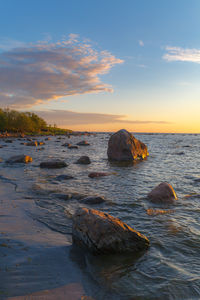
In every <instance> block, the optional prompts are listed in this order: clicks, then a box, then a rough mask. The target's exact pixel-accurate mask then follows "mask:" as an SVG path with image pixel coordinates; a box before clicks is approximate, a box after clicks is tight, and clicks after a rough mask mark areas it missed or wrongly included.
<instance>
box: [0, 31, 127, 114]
mask: <svg viewBox="0 0 200 300" xmlns="http://www.w3.org/2000/svg"><path fill="white" fill-rule="evenodd" d="M122 62H123V61H122V60H121V59H118V58H116V57H115V56H114V55H112V54H111V53H109V52H107V51H97V50H95V49H93V47H92V46H91V45H90V44H88V43H87V44H86V43H85V42H81V41H79V40H78V36H77V35H73V34H72V35H70V38H69V39H68V40H62V41H60V42H57V43H49V42H38V43H37V44H29V45H26V46H21V47H15V48H14V49H10V50H8V51H4V52H2V53H0V103H1V106H12V107H16V108H17V107H22V106H27V107H28V106H33V105H34V104H36V103H38V102H45V101H48V100H52V99H59V98H61V97H65V96H72V95H78V94H86V93H100V92H112V86H110V85H108V84H106V83H103V82H102V81H101V80H100V78H99V76H100V75H103V74H105V73H107V72H109V71H110V69H111V68H112V67H113V66H114V65H116V64H120V63H122Z"/></svg>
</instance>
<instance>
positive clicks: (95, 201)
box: [81, 196, 105, 204]
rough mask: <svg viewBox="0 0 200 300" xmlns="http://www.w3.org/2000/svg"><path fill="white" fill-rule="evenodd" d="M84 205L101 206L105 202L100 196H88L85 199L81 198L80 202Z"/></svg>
mask: <svg viewBox="0 0 200 300" xmlns="http://www.w3.org/2000/svg"><path fill="white" fill-rule="evenodd" d="M81 202H83V203H85V204H101V203H103V202H105V199H104V198H103V197H100V196H89V197H86V198H83V199H82V201H81Z"/></svg>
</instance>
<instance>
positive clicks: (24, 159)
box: [6, 154, 33, 164]
mask: <svg viewBox="0 0 200 300" xmlns="http://www.w3.org/2000/svg"><path fill="white" fill-rule="evenodd" d="M32 160H33V159H32V157H30V156H28V155H24V154H22V155H16V156H12V157H10V158H9V159H8V160H7V161H6V162H7V163H9V164H14V163H26V164H27V163H29V162H32Z"/></svg>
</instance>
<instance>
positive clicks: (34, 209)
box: [0, 133, 200, 300]
mask: <svg viewBox="0 0 200 300" xmlns="http://www.w3.org/2000/svg"><path fill="white" fill-rule="evenodd" d="M110 135H111V134H110V133H96V134H91V135H88V136H83V135H82V136H70V137H67V136H51V137H50V140H45V137H37V138H36V137H35V139H37V140H38V141H41V142H44V143H45V145H41V146H37V147H28V146H26V145H24V144H23V143H25V142H26V140H24V139H23V138H21V139H18V138H8V139H9V140H12V142H11V143H6V139H1V140H0V146H3V147H2V148H0V158H1V161H2V162H1V163H0V186H1V188H0V299H9V298H10V299H12V297H16V296H23V295H28V294H31V293H35V292H38V291H42V290H51V289H54V288H59V287H62V286H67V285H69V284H73V283H77V284H79V286H81V289H82V291H83V296H84V295H85V296H88V297H91V299H95V300H101V299H102V300H107V299H108V300H118V299H119V300H120V299H122V300H125V299H127V300H129V299H130V300H131V299H132V300H136V299H137V300H142V299H145V300H146V299H152V300H156V299H159V300H160V299H166V300H168V299H169V300H170V299H180V300H182V299H200V135H199V134H149V133H148V134H147V133H142V134H134V136H135V137H136V138H137V139H139V140H141V141H142V142H144V143H145V144H146V145H147V147H148V151H149V156H148V158H147V159H146V160H143V161H140V162H136V163H132V164H118V163H111V162H109V161H108V159H107V147H108V140H109V138H110ZM82 140H86V141H87V142H88V143H89V144H90V145H89V146H79V148H78V149H68V148H67V147H66V146H63V145H64V144H65V143H70V144H72V145H76V144H77V143H78V142H80V141H82ZM19 154H26V155H30V156H31V157H32V158H33V161H32V162H31V163H28V164H9V163H7V162H6V160H7V159H9V158H10V157H11V156H14V155H19ZM82 155H87V156H89V157H90V160H91V164H89V165H79V164H76V163H75V162H76V161H77V160H78V158H80V156H82ZM52 159H60V160H64V161H65V162H66V163H67V165H68V166H67V167H66V168H62V169H43V168H40V166H39V165H40V163H41V162H43V161H47V160H52ZM90 172H107V173H109V176H105V177H100V178H89V177H88V174H89V173H90ZM59 175H69V176H72V177H73V178H71V179H68V180H62V178H61V177H58V176H59ZM161 182H168V183H169V184H171V185H172V187H173V188H174V190H175V192H176V194H177V197H178V199H177V200H176V201H175V203H174V204H165V205H164V204H159V203H158V204H153V203H151V202H150V201H149V200H148V198H147V195H148V193H149V192H150V191H151V190H152V189H153V188H154V187H155V186H157V185H158V184H160V183H161ZM80 195H81V196H80ZM84 195H85V196H101V197H104V199H105V202H104V203H101V204H91V205H89V204H84V203H82V202H81V199H82V196H84ZM79 207H88V208H92V209H97V210H100V211H103V212H106V213H109V214H111V215H112V216H114V217H117V218H120V219H121V220H122V221H123V222H126V223H127V224H128V225H129V226H131V227H132V228H134V229H135V230H137V231H139V232H140V233H142V234H144V235H145V236H146V237H147V238H148V239H149V241H150V247H149V249H148V250H147V251H145V252H144V253H140V254H138V255H137V256H136V255H134V254H124V255H102V256H101V255H98V256H93V255H91V254H90V253H87V251H85V250H82V249H77V248H76V247H74V246H73V244H72V219H73V214H74V213H75V211H76V210H77V208H79ZM13 299H14V298H13ZM23 299H25V298H23ZM55 299H56V298H55ZM63 299H64V298H63ZM66 299H67V298H66ZM70 299H79V298H76V297H75V296H74V298H70Z"/></svg>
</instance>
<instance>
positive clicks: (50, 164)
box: [40, 159, 67, 169]
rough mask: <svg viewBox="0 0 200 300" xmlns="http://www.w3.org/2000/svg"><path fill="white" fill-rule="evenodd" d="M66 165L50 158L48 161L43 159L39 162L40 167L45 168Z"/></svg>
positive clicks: (57, 167) (63, 166)
mask: <svg viewBox="0 0 200 300" xmlns="http://www.w3.org/2000/svg"><path fill="white" fill-rule="evenodd" d="M65 167H67V164H66V163H65V162H64V161H62V160H59V159H56V160H50V161H44V162H41V163H40V168H47V169H59V168H65Z"/></svg>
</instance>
